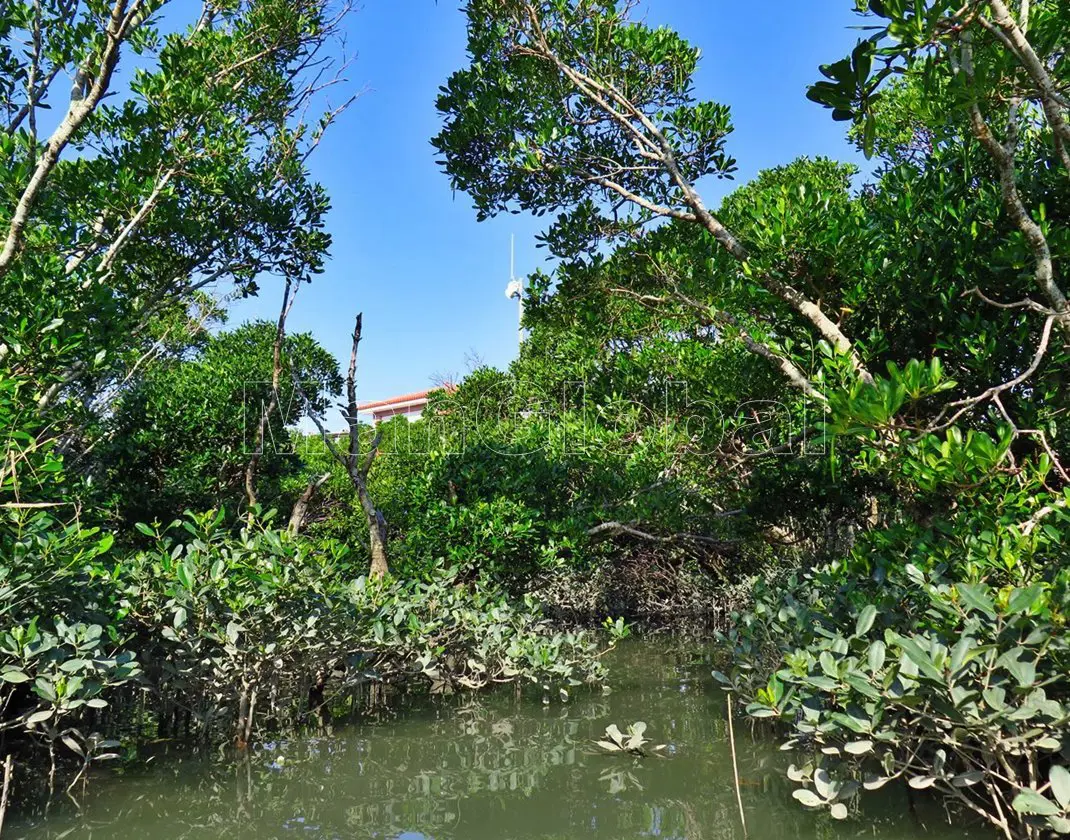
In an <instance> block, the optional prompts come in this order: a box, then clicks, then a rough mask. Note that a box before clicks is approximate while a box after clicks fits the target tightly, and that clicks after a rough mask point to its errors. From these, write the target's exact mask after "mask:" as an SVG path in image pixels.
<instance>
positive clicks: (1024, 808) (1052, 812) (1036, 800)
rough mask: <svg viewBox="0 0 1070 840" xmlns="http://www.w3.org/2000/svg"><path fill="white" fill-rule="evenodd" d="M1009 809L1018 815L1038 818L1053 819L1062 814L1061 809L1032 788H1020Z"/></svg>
mask: <svg viewBox="0 0 1070 840" xmlns="http://www.w3.org/2000/svg"><path fill="white" fill-rule="evenodd" d="M1011 807H1012V808H1014V810H1015V811H1017V812H1018V813H1019V814H1033V815H1035V816H1038V817H1053V816H1056V815H1058V814H1061V813H1062V809H1061V808H1060V807H1059V806H1058V805H1056V804H1055V803H1054V802H1052V801H1051V800H1050V799H1048V798H1047V797H1046V796H1044V795H1043V794H1042V793H1038V792H1037V791H1035V790H1033V789H1032V788H1022V789H1021V790H1020V791H1019V792H1018V795H1017V796H1016V797H1014V801H1013V802H1011Z"/></svg>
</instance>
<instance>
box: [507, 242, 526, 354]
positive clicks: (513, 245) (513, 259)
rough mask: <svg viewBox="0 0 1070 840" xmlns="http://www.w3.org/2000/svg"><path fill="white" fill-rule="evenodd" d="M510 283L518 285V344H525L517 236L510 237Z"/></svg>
mask: <svg viewBox="0 0 1070 840" xmlns="http://www.w3.org/2000/svg"><path fill="white" fill-rule="evenodd" d="M509 282H510V283H511V284H512V283H515V284H516V289H517V295H516V310H517V319H516V343H517V346H518V347H519V346H520V345H522V344H523V343H524V281H523V280H517V279H516V234H515V233H513V234H510V235H509Z"/></svg>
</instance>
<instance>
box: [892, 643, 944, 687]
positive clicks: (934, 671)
mask: <svg viewBox="0 0 1070 840" xmlns="http://www.w3.org/2000/svg"><path fill="white" fill-rule="evenodd" d="M897 641H898V643H899V647H901V648H902V649H903V652H904V653H905V654H906V655H907V657H908V658H909V659H910V661H911V662H913V663H914V664H915V665H917V666H918V668H919V669H920V670H921V673H923V674H925V676H927V677H929V678H930V679H933V680H937V681H939V682H943V680H944V675H943V673H941V671H940V669H939V668H937V667H936V666H935V665H934V664H933V661H932V659H931V658H930V657H929V654H928V653H926V652H925V651H924V650H922V648H921V646H920V645H919V644H918V643H917V642H916V641H914V639H909V638H907V637H905V636H900V637H899V638H898V640H897Z"/></svg>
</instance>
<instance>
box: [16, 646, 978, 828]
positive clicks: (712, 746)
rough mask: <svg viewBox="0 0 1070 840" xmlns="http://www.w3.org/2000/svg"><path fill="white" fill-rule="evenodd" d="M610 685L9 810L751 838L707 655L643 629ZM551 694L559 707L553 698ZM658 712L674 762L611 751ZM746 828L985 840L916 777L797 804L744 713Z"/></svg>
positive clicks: (421, 706) (458, 698)
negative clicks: (914, 792) (857, 809)
mask: <svg viewBox="0 0 1070 840" xmlns="http://www.w3.org/2000/svg"><path fill="white" fill-rule="evenodd" d="M610 666H611V669H612V670H611V672H612V689H611V691H610V692H609V693H607V694H602V693H601V692H595V691H592V692H584V691H579V692H576V693H575V694H574V696H573V697H571V698H570V699H569V701H568V702H565V703H563V702H562V701H561V699H560V698H557V697H554V698H552V699H551V698H541V697H539V696H538V695H537V694H536V695H534V696H530V695H527V694H525V695H524V696H522V697H518V696H517V694H516V692H515V691H513V690H512V689H506V690H503V691H498V692H491V693H488V694H481V695H478V696H473V695H454V696H449V697H434V698H427V697H424V698H411V699H403V700H402V701H400V702H398V703H393V704H391V706H390V707H389V708H387V709H384V708H378V709H376V710H374V711H371V712H369V713H368V714H366V715H364V716H363V717H362V718H361V719H360V720H359V721H357V722H353V723H347V724H344V725H343V724H339V725H335V726H333V727H331V728H330V729H329V730H328V731H324V732H318V733H310V734H305V735H302V736H299V737H292V738H288V739H284V740H278V741H276V742H274V743H269V744H264V745H261V746H260V747H258V748H257V749H255V750H253V751H252V752H251V754H250V755H249V756H248V758H247V759H244V760H238V761H236V760H235V759H234V757H233V756H232V755H226V754H223V753H219V754H212V755H209V756H203V755H201V756H193V755H190V754H189V753H188V751H185V750H183V749H182V748H180V747H178V746H176V745H168V744H158V745H155V748H154V751H153V752H152V755H151V760H149V761H147V762H145V763H139V764H138V765H136V766H134V767H126V768H114V769H110V770H100V771H98V772H97V774H96V776H95V777H94V778H93V779H92V782H91V784H90V785H89V787H88V789H87V790H86V791H85V792H81V791H77V792H76V794H77V797H78V800H79V801H78V806H77V807H76V806H75V804H74V803H72V802H69V801H66V800H64V801H61V802H59V803H58V804H55V805H53V806H52V807H51V808H50V809H49V812H48V813H47V814H46V813H40V812H36V813H35V809H33V808H32V807H31V808H30V809H29V810H28V811H24V812H23V813H22V814H21V815H20V814H9V821H8V823H7V825H5V829H4V837H5V840H7V838H9V837H10V838H20V839H21V840H46V839H47V840H61V838H62V840H76V838H94V840H112V838H115V840H119V839H120V838H123V840H125V839H126V838H129V839H130V840H241V839H243V838H249V840H273V838H309V840H328V839H330V840H335V838H339V840H340V839H341V838H346V839H347V840H363V839H364V838H368V839H369V840H371V838H376V839H377V840H379V839H380V838H381V840H432V838H433V840H492V838H493V840H506V839H507V838H516V840H521V839H522V838H523V839H524V840H527V838H531V840H534V839H535V838H541V839H543V840H549V838H555V840H579V839H580V838H591V840H596V838H605V840H628V839H629V838H666V839H667V840H729V838H732V840H735V838H743V837H744V834H743V831H742V828H741V826H740V819H739V813H738V807H737V804H736V795H735V789H734V786H733V781H732V778H733V777H732V765H731V754H730V751H729V746H728V736H727V728H726V721H725V716H724V696H723V694H721V692H720V691H719V690H718V689H717V688H716V687H715V685H714V684H713V680H712V678H711V677H710V664H709V662H708V661H706V656H704V655H703V654H702V648H701V647H698V646H695V645H690V644H686V643H682V642H679V641H673V640H629V641H628V642H627V643H626V644H624V645H622V646H621V648H620V649H619V650H617V651H615V652H614V653H613V654H612V658H611V660H610ZM547 701H548V702H547ZM638 720H643V721H645V722H646V723H647V727H648V729H647V734H648V736H649V737H651V738H652V739H654V742H655V743H664V744H666V749H665V750H664V757H647V758H640V759H636V758H632V757H628V756H624V755H619V754H618V755H609V754H604V753H602V752H600V751H599V750H598V749H597V748H595V747H594V746H593V744H592V742H593V741H594V740H595V739H596V738H599V737H601V736H602V734H603V731H604V729H605V727H606V726H607V725H608V724H610V723H616V724H618V725H619V726H620V727H621V728H622V729H623V728H624V727H625V726H626V725H627V724H629V723H632V722H634V721H638ZM736 729H737V731H736V735H737V741H738V749H739V756H738V758H739V765H740V767H739V770H740V775H741V791H742V796H743V805H744V809H745V813H746V819H747V828H748V836H749V837H750V838H756V839H757V840H808V839H809V838H858V837H865V838H871V840H907V838H918V837H931V838H934V840H952V839H953V838H966V837H977V838H987V837H990V836H991V835H990V834H989V833H988V832H987V831H985V830H984V829H982V828H980V827H976V826H971V825H969V823H968V821H966V820H963V819H962V818H961V817H960V816H957V815H952V816H951V817H949V816H948V814H947V813H945V811H944V809H943V808H942V807H941V806H940V805H939V804H938V803H935V802H931V801H928V802H921V803H917V804H916V805H912V804H911V802H910V799H909V797H908V795H907V792H906V790H905V789H904V788H898V787H893V786H888V787H886V788H885V789H883V790H881V791H880V792H879V793H871V794H868V795H867V796H866V798H865V799H864V800H863V802H862V811H861V813H859V814H856V815H853V816H852V817H851V819H849V820H847V821H845V822H842V823H838V822H835V821H833V820H831V819H830V818H829V817H828V816H827V815H826V814H819V813H813V812H809V811H807V810H806V809H804V808H803V807H802V806H800V805H799V804H798V803H796V802H795V801H794V800H793V799H792V798H791V790H792V786H791V784H790V783H789V782H787V781H786V779H785V778H784V776H783V772H782V770H783V768H784V767H785V766H786V765H787V764H788V763H789V762H790V760H791V757H790V756H788V755H786V754H784V753H782V752H780V751H779V750H778V749H777V748H776V744H775V743H774V742H771V741H770V740H768V738H766V737H761V736H757V737H752V734H751V732H750V729H749V727H748V726H747V725H746V723H743V722H740V721H738V720H737V723H736Z"/></svg>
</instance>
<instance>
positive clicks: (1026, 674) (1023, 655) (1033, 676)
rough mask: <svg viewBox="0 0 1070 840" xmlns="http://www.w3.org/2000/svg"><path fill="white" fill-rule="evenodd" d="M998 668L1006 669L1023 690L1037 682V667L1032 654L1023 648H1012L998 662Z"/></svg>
mask: <svg viewBox="0 0 1070 840" xmlns="http://www.w3.org/2000/svg"><path fill="white" fill-rule="evenodd" d="M996 667H1001V668H1005V669H1006V670H1007V671H1008V672H1010V675H1011V676H1012V677H1014V678H1015V679H1016V680H1017V681H1018V685H1020V686H1021V687H1022V688H1029V687H1030V686H1031V685H1033V684H1034V683H1035V682H1036V681H1037V666H1036V663H1035V662H1034V661H1033V658H1032V654H1031V653H1030V652H1029V651H1028V650H1026V649H1025V648H1023V647H1016V648H1011V649H1010V650H1008V651H1007V652H1006V653H1004V654H1003V655H1002V656H1001V657H1000V658H999V659H997V660H996Z"/></svg>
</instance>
